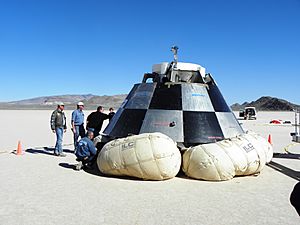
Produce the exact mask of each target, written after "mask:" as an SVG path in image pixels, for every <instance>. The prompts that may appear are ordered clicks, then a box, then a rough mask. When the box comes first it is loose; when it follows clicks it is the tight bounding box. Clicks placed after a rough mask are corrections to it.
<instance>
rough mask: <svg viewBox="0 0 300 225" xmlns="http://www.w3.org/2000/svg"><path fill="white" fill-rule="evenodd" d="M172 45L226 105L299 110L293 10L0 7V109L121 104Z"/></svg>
mask: <svg viewBox="0 0 300 225" xmlns="http://www.w3.org/2000/svg"><path fill="white" fill-rule="evenodd" d="M174 44H175V45H178V46H179V61H184V62H192V63H197V64H200V65H202V66H203V67H205V68H206V71H207V72H210V73H211V74H212V75H213V76H214V78H215V80H216V81H217V83H218V85H219V88H220V89H221V92H222V94H223V96H224V97H225V99H226V101H227V103H228V104H233V103H236V102H238V103H243V102H244V101H252V100H256V99H257V98H259V97H261V96H274V97H279V98H283V99H286V100H288V101H291V102H293V103H296V104H300V93H299V86H300V72H299V71H300V69H299V67H300V1H299V0H277V1H276V0H243V1H242V0H226V1H225V0H224V1H222V0H198V1H196V0H195V1H191V0H185V1H176V0H173V1H156V0H151V1H133V0H127V1H121V0H120V1H117V0H115V1H101V0H19V1H17V0H0V79H1V84H2V85H1V88H0V101H12V100H21V99H27V98H33V97H39V96H48V95H60V94H89V93H91V94H95V95H114V94H127V93H128V92H129V91H130V89H131V88H132V86H133V84H134V83H140V82H141V80H142V76H143V73H145V72H151V68H152V64H155V63H159V62H164V61H171V60H172V53H171V51H170V47H171V46H172V45H174Z"/></svg>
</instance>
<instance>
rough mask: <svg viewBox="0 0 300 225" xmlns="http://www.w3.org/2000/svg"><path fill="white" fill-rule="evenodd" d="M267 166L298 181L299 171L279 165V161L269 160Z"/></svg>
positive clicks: (299, 177) (299, 179) (299, 178)
mask: <svg viewBox="0 0 300 225" xmlns="http://www.w3.org/2000/svg"><path fill="white" fill-rule="evenodd" d="M268 166H269V167H271V168H272V169H274V170H276V171H278V172H280V173H283V174H284V175H286V176H289V177H291V178H293V179H295V180H298V181H300V172H299V171H296V170H292V169H290V168H288V167H286V166H283V165H281V164H280V163H276V162H273V161H271V162H270V163H269V164H268Z"/></svg>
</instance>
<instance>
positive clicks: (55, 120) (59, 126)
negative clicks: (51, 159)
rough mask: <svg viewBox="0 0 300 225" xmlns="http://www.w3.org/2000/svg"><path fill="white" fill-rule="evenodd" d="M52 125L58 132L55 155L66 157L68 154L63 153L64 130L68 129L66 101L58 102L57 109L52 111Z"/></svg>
mask: <svg viewBox="0 0 300 225" xmlns="http://www.w3.org/2000/svg"><path fill="white" fill-rule="evenodd" d="M50 125H51V130H52V132H53V133H56V144H55V149H54V155H56V156H61V157H64V156H66V155H65V154H64V153H63V148H62V142H63V135H64V132H66V130H67V125H66V116H65V113H64V103H62V102H60V103H58V104H57V109H56V110H54V111H53V112H52V115H51V120H50Z"/></svg>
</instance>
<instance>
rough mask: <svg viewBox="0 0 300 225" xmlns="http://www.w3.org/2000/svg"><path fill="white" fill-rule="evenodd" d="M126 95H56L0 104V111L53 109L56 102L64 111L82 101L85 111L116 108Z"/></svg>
mask: <svg viewBox="0 0 300 225" xmlns="http://www.w3.org/2000/svg"><path fill="white" fill-rule="evenodd" d="M126 96H127V95H113V96H107V95H104V96H98V95H92V94H87V95H57V96H44V97H37V98H32V99H25V100H20V101H12V102H1V103H0V109H53V108H54V107H56V104H57V103H58V102H63V103H64V104H65V109H74V107H75V106H76V104H77V102H79V101H82V102H84V104H85V108H86V109H95V108H96V107H97V106H99V105H102V106H104V107H105V108H109V107H113V108H118V107H119V106H120V105H121V104H122V102H123V101H124V99H125V98H126Z"/></svg>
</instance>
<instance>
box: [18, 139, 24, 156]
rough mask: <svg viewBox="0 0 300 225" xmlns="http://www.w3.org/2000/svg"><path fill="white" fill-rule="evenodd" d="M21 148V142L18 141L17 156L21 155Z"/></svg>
mask: <svg viewBox="0 0 300 225" xmlns="http://www.w3.org/2000/svg"><path fill="white" fill-rule="evenodd" d="M22 154H23V152H22V146H21V141H18V148H17V155H22Z"/></svg>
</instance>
